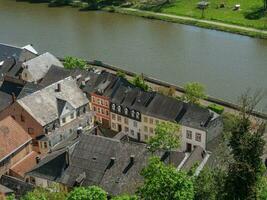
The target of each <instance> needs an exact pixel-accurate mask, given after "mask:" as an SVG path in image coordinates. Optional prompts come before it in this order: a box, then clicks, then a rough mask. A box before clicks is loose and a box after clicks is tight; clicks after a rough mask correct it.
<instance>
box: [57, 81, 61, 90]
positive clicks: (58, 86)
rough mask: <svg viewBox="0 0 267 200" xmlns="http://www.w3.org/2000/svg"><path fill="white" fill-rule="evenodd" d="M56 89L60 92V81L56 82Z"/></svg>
mask: <svg viewBox="0 0 267 200" xmlns="http://www.w3.org/2000/svg"><path fill="white" fill-rule="evenodd" d="M57 91H58V92H61V84H60V83H58V84H57Z"/></svg>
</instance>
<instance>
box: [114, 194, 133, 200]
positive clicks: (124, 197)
mask: <svg viewBox="0 0 267 200" xmlns="http://www.w3.org/2000/svg"><path fill="white" fill-rule="evenodd" d="M111 200H138V198H137V196H130V195H126V194H125V195H120V196H116V197H113V198H112V199H111Z"/></svg>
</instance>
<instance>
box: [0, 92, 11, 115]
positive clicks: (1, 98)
mask: <svg viewBox="0 0 267 200" xmlns="http://www.w3.org/2000/svg"><path fill="white" fill-rule="evenodd" d="M11 103H12V95H10V94H7V93H5V92H2V91H0V111H2V110H4V109H5V108H6V107H8V106H9V105H10V104H11Z"/></svg>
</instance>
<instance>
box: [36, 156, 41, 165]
mask: <svg viewBox="0 0 267 200" xmlns="http://www.w3.org/2000/svg"><path fill="white" fill-rule="evenodd" d="M40 160H41V159H40V157H39V156H36V158H35V161H36V164H38V163H39V162H40Z"/></svg>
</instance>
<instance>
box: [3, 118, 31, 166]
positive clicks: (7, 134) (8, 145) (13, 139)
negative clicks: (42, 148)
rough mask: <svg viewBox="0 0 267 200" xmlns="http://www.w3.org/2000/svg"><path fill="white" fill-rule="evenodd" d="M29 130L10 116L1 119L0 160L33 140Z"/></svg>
mask: <svg viewBox="0 0 267 200" xmlns="http://www.w3.org/2000/svg"><path fill="white" fill-rule="evenodd" d="M31 139H32V138H31V137H30V136H29V135H28V133H27V132H25V130H24V129H23V128H22V127H21V126H20V125H19V124H18V123H17V122H16V121H15V120H14V119H13V118H12V117H10V116H8V117H6V118H4V119H3V120H1V121H0V161H1V160H3V159H5V158H6V157H7V156H9V155H10V154H12V153H14V152H15V151H16V150H17V149H18V148H20V147H21V146H22V145H24V144H26V143H28V142H30V141H31Z"/></svg>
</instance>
